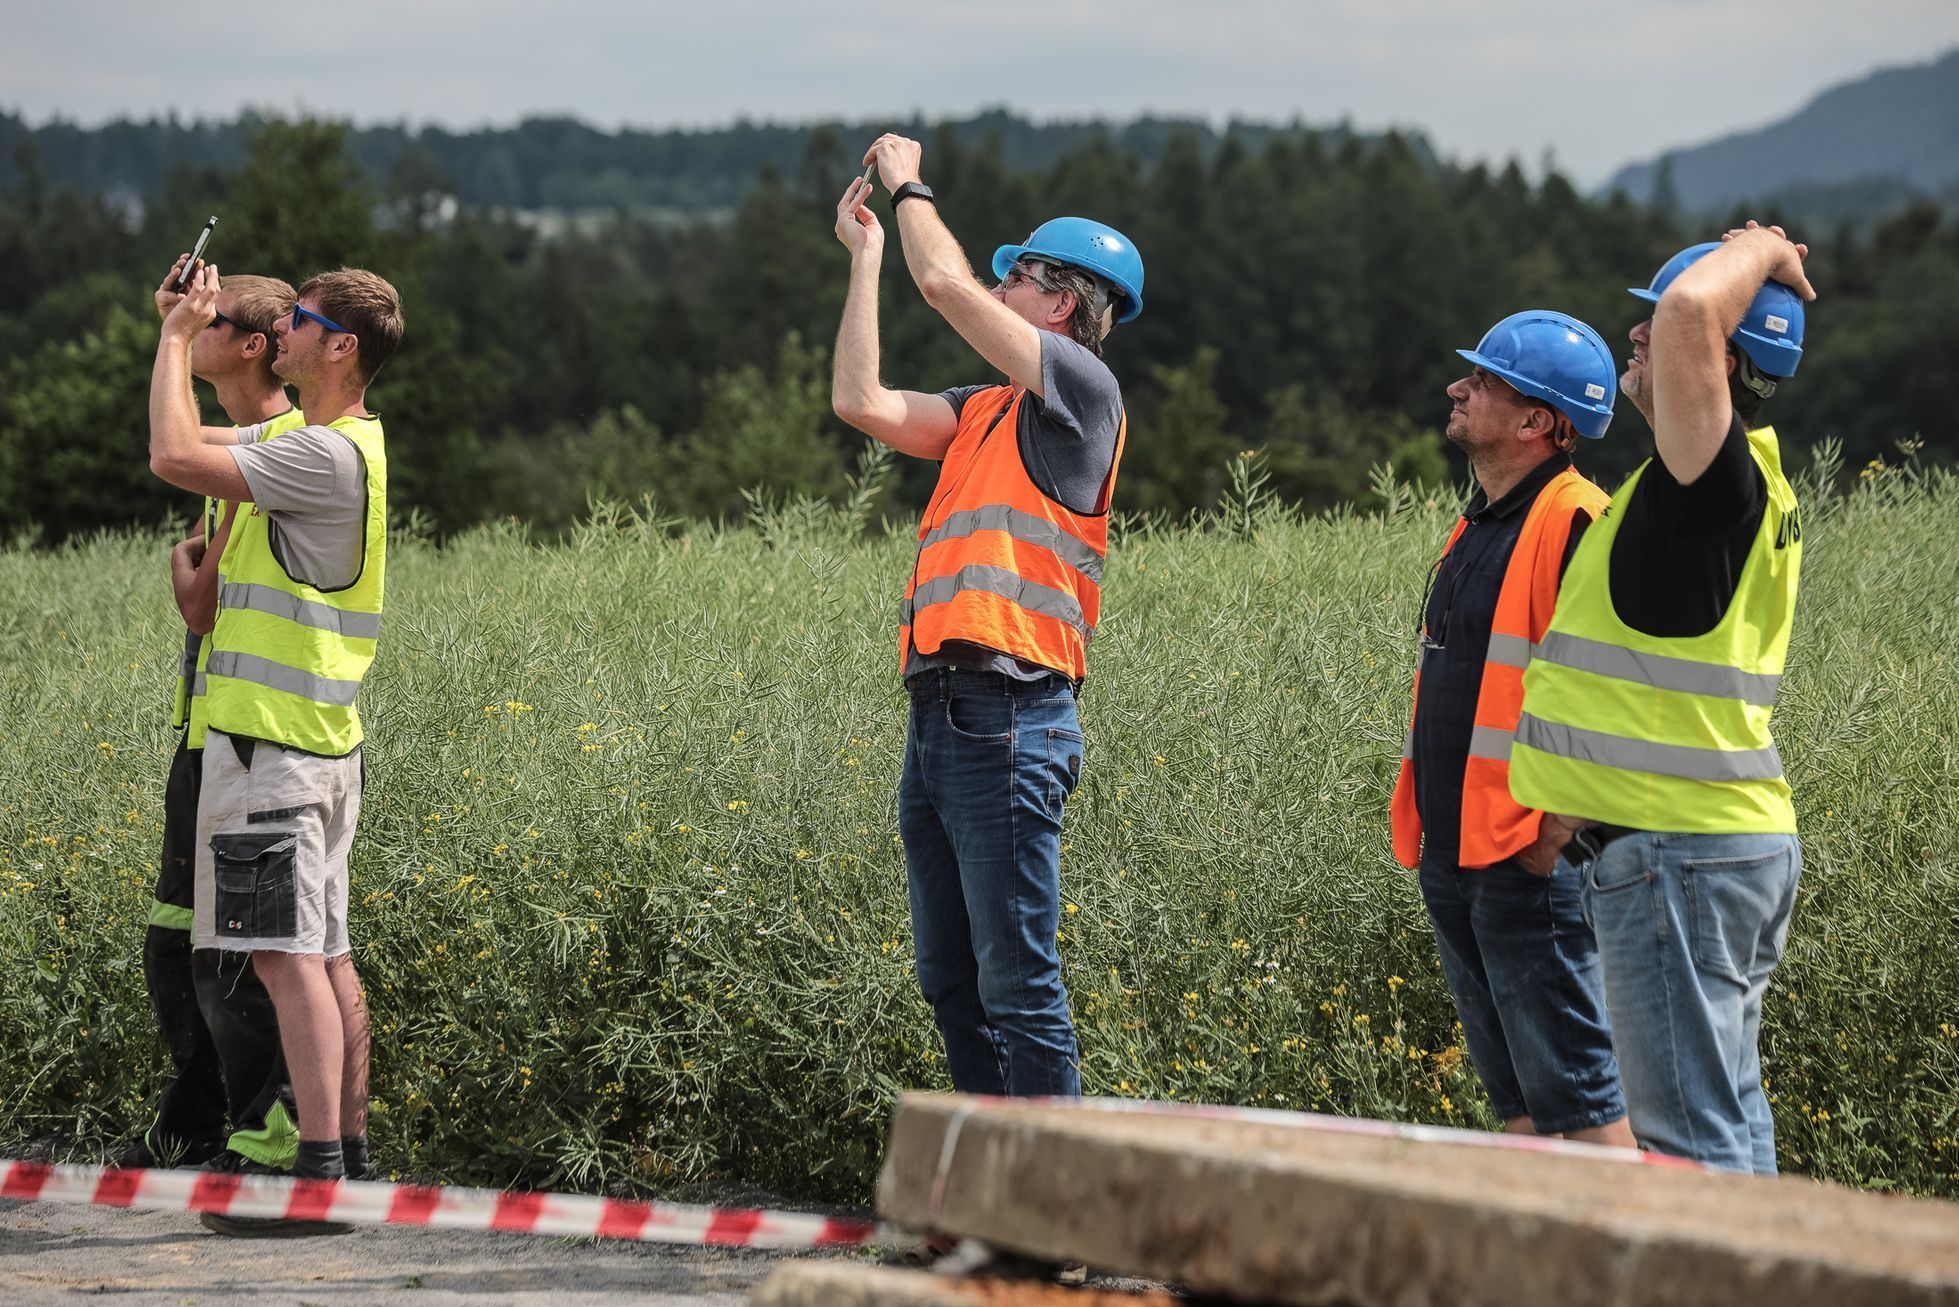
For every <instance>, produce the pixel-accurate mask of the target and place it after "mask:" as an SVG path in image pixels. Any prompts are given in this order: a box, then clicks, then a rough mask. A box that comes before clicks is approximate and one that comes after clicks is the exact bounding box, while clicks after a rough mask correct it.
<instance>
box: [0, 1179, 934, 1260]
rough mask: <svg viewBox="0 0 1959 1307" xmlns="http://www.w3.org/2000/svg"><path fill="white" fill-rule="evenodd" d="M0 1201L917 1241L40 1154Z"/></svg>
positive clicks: (827, 1224) (812, 1225)
mask: <svg viewBox="0 0 1959 1307" xmlns="http://www.w3.org/2000/svg"><path fill="white" fill-rule="evenodd" d="M0 1198H19V1199H30V1200H35V1201H39V1202H45V1203H90V1204H94V1205H96V1206H99V1207H133V1208H142V1209H145V1210H149V1211H169V1212H180V1211H192V1212H222V1213H226V1214H228V1215H232V1216H283V1217H290V1218H295V1219H301V1220H314V1221H346V1222H351V1223H353V1224H357V1225H409V1226H420V1227H423V1228H425V1229H447V1230H501V1231H505V1232H507V1233H511V1234H545V1235H560V1236H563V1235H570V1236H585V1237H589V1238H595V1239H625V1240H631V1241H636V1242H640V1243H681V1244H719V1245H722V1246H726V1247H735V1248H778V1249H807V1248H861V1247H863V1246H864V1245H866V1244H871V1243H876V1244H881V1245H885V1246H888V1247H894V1248H896V1247H909V1246H911V1245H912V1244H914V1243H916V1242H917V1236H915V1235H913V1234H910V1233H907V1232H905V1231H902V1230H899V1229H896V1228H894V1227H892V1226H888V1225H884V1224H881V1223H879V1222H875V1221H850V1220H842V1219H839V1218H836V1217H828V1216H813V1215H810V1214H808V1213H804V1212H774V1211H766V1210H763V1209H760V1208H746V1207H701V1206H694V1205H691V1204H686V1203H658V1202H634V1201H631V1200H628V1199H621V1198H591V1197H586V1196H583V1195H579V1194H552V1193H521V1192H505V1191H499V1190H495V1189H451V1188H446V1187H441V1188H435V1187H427V1186H422V1185H405V1184H385V1183H380V1182H376V1181H368V1180H295V1179H292V1178H290V1177H288V1176H276V1175H235V1174H225V1173H214V1172H207V1171H162V1170H136V1169H132V1170H119V1169H117V1168H115V1167H104V1166H66V1165H52V1164H49V1163H46V1162H13V1161H0Z"/></svg>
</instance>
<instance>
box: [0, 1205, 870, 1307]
mask: <svg viewBox="0 0 1959 1307" xmlns="http://www.w3.org/2000/svg"><path fill="white" fill-rule="evenodd" d="M861 1256H863V1254H838V1253H828V1254H821V1253H819V1254H799V1253H781V1252H767V1251H760V1250H751V1249H738V1248H703V1247H681V1246H675V1245H666V1244H628V1243H621V1242H615V1241H610V1240H608V1241H604V1242H599V1241H594V1240H579V1239H561V1238H545V1237H539V1236H534V1235H510V1234H490V1233H479V1232H475V1231H458V1230H416V1229H404V1228H398V1227H388V1226H374V1227H362V1228H357V1229H355V1230H354V1231H353V1232H352V1233H350V1234H345V1235H335V1236H326V1237H319V1238H309V1239H232V1238H227V1237H225V1236H222V1235H216V1234H212V1233H210V1232H209V1231H207V1230H205V1229H204V1228H203V1227H202V1226H200V1225H199V1224H198V1223H197V1216H196V1214H195V1213H192V1212H138V1211H128V1210H123V1209H118V1208H108V1207H91V1206H81V1205H76V1204H66V1203H40V1202H5V1201H0V1303H43V1302H50V1301H54V1302H60V1301H68V1300H71V1299H72V1300H81V1299H83V1298H91V1299H92V1298H101V1297H104V1296H114V1298H115V1300H116V1301H118V1302H128V1303H143V1304H150V1303H157V1304H170V1305H171V1307H194V1305H196V1304H206V1303H244V1302H252V1303H266V1304H282V1305H283V1304H323V1305H330V1307H351V1305H352V1304H356V1303H382V1302H387V1303H391V1304H402V1303H411V1304H417V1305H419V1304H425V1303H426V1304H444V1303H475V1304H483V1303H524V1302H539V1301H544V1300H545V1299H547V1298H548V1299H549V1300H550V1302H551V1303H552V1304H553V1307H597V1305H598V1304H613V1303H641V1304H655V1305H659V1307H664V1305H666V1304H686V1305H687V1307H709V1305H710V1304H711V1305H712V1307H737V1304H741V1303H745V1302H746V1301H747V1300H748V1295H749V1292H750V1291H751V1290H752V1289H753V1288H754V1287H755V1286H756V1285H758V1284H760V1283H761V1282H762V1281H763V1280H764V1279H766V1278H768V1275H769V1273H770V1272H771V1271H773V1270H774V1269H775V1268H776V1267H777V1266H779V1265H781V1264H782V1263H783V1262H784V1261H786V1260H789V1259H790V1258H792V1257H824V1258H827V1259H829V1260H840V1259H847V1258H851V1257H861Z"/></svg>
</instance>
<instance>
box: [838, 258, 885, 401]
mask: <svg viewBox="0 0 1959 1307" xmlns="http://www.w3.org/2000/svg"><path fill="white" fill-rule="evenodd" d="M877 287H878V260H877V258H876V257H875V256H872V255H866V254H860V255H857V256H856V257H853V258H852V259H851V261H850V285H849V289H848V290H847V291H845V293H844V301H843V321H842V323H841V324H840V325H839V326H838V327H837V351H836V355H835V357H834V358H833V359H832V360H831V364H830V401H831V403H832V404H833V405H834V406H835V408H836V411H837V413H838V414H839V415H840V416H842V417H843V418H844V419H845V420H846V421H849V420H850V418H851V415H852V414H861V413H864V412H866V411H868V410H870V409H871V408H872V407H873V406H874V405H875V404H876V402H877V399H878V392H879V391H881V390H882V389H883V388H884V387H883V386H882V384H881V383H880V382H879V380H878V358H879V355H878V338H877V330H878V328H877Z"/></svg>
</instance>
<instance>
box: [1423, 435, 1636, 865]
mask: <svg viewBox="0 0 1959 1307" xmlns="http://www.w3.org/2000/svg"><path fill="white" fill-rule="evenodd" d="M1605 503H1606V500H1605V492H1604V491H1603V490H1600V489H1599V488H1598V487H1597V486H1595V485H1593V484H1592V483H1591V482H1590V481H1588V480H1586V479H1585V478H1584V477H1583V476H1581V475H1579V473H1578V472H1577V471H1576V470H1575V469H1572V468H1566V469H1564V470H1563V471H1561V472H1559V473H1558V474H1557V475H1556V476H1554V477H1552V478H1551V479H1550V480H1549V481H1547V482H1546V483H1545V484H1544V487H1543V489H1541V490H1539V491H1538V493H1537V498H1536V499H1535V500H1533V501H1532V502H1531V506H1530V510H1529V512H1528V513H1527V514H1526V516H1525V518H1524V524H1523V526H1522V528H1521V529H1519V531H1518V533H1517V542H1516V544H1515V546H1513V548H1512V550H1511V554H1510V559H1509V562H1508V563H1507V564H1506V565H1505V567H1504V571H1503V582H1502V585H1501V586H1500V587H1499V588H1498V591H1497V599H1496V606H1495V608H1494V610H1493V611H1492V613H1491V623H1490V625H1491V631H1490V643H1489V649H1488V651H1487V652H1486V653H1485V654H1484V655H1483V675H1482V680H1481V682H1480V684H1479V685H1478V687H1477V692H1476V712H1475V719H1474V723H1473V725H1472V727H1471V730H1470V734H1469V751H1468V756H1467V757H1466V758H1465V759H1464V763H1463V775H1462V808H1461V813H1460V818H1459V821H1458V824H1457V838H1456V864H1457V865H1458V866H1461V867H1488V866H1491V865H1493V864H1495V863H1499V862H1502V861H1503V860H1504V859H1506V858H1509V857H1513V856H1515V855H1516V854H1517V853H1519V852H1521V851H1523V850H1524V849H1526V848H1528V847H1529V846H1530V845H1531V844H1532V843H1534V842H1535V841H1536V839H1537V832H1538V827H1539V825H1540V823H1541V822H1542V820H1543V814H1542V813H1541V812H1539V811H1537V810H1535V809H1531V808H1526V807H1524V806H1523V805H1521V804H1519V803H1518V802H1517V801H1516V800H1515V799H1514V798H1512V797H1511V794H1510V774H1509V773H1510V761H1511V754H1512V750H1513V749H1514V747H1515V745H1516V741H1517V723H1518V716H1519V714H1520V713H1521V712H1522V710H1523V700H1524V691H1523V675H1524V671H1525V669H1527V668H1529V667H1530V666H1531V665H1532V660H1533V658H1534V657H1536V656H1537V654H1538V652H1539V645H1538V643H1537V642H1538V641H1539V640H1540V639H1542V638H1543V637H1544V634H1545V632H1546V630H1547V629H1548V628H1549V627H1550V625H1551V614H1552V609H1553V607H1554V606H1555V604H1556V603H1557V597H1558V586H1559V581H1560V575H1561V568H1562V565H1563V563H1564V554H1565V546H1566V545H1567V544H1568V543H1569V541H1570V539H1571V526H1572V522H1573V521H1574V520H1575V518H1576V516H1577V515H1578V514H1579V513H1581V512H1583V513H1586V514H1587V515H1589V516H1590V517H1592V518H1594V519H1596V518H1597V517H1598V516H1599V514H1600V513H1601V512H1603V511H1604V508H1605ZM1467 525H1468V523H1467V521H1466V520H1458V521H1457V523H1456V529H1455V530H1454V531H1453V532H1452V533H1451V534H1450V536H1449V542H1448V544H1447V545H1446V546H1444V548H1443V557H1445V558H1446V557H1448V555H1449V553H1450V551H1452V550H1453V549H1454V548H1455V546H1456V542H1457V541H1458V540H1459V539H1461V537H1462V533H1463V530H1464V528H1465V527H1466V526H1467ZM1424 618H1426V615H1424ZM1415 691H1416V703H1418V704H1419V703H1420V692H1421V675H1420V669H1419V668H1417V669H1416V678H1415ZM1414 749H1415V731H1414V727H1413V725H1412V724H1411V725H1410V727H1409V730H1408V736H1407V742H1406V743H1405V744H1404V745H1403V746H1402V751H1401V755H1402V760H1401V773H1400V775H1399V776H1397V777H1396V778H1395V787H1394V797H1393V799H1392V800H1391V802H1390V804H1389V812H1390V816H1391V819H1392V820H1391V824H1392V827H1393V832H1394V852H1395V858H1396V859H1397V860H1398V861H1399V862H1401V864H1402V865H1403V866H1406V867H1414V866H1416V865H1418V864H1419V862H1420V861H1421V854H1422V819H1421V814H1420V813H1419V812H1418V811H1417V810H1416V806H1415V766H1414V763H1415V760H1414Z"/></svg>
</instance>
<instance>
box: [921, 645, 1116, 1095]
mask: <svg viewBox="0 0 1959 1307" xmlns="http://www.w3.org/2000/svg"><path fill="white" fill-rule="evenodd" d="M906 686H907V688H908V689H909V690H910V692H911V724H910V729H909V731H908V732H907V735H906V739H905V770H904V778H903V780H901V781H900V782H899V786H898V833H899V835H900V836H901V837H902V838H903V840H904V844H905V870H906V872H907V874H908V876H909V879H910V882H911V916H912V934H913V937H914V939H915V941H916V944H917V951H918V983H919V985H920V987H921V988H922V989H923V990H924V992H925V998H926V1000H927V1001H928V1002H930V1003H931V1005H932V1012H933V1015H934V1016H935V1017H936V1018H937V1020H938V1025H939V1033H940V1034H941V1035H943V1036H944V1038H945V1048H946V1063H947V1065H948V1067H949V1068H950V1070H951V1072H952V1083H953V1085H954V1087H955V1088H957V1089H959V1090H962V1091H964V1092H966V1093H974V1094H1016V1095H1023V1096H1025V1095H1062V1094H1066V1095H1072V1094H1079V1093H1081V1072H1080V1067H1079V1065H1078V1058H1077V1054H1076V1051H1075V1027H1074V1022H1073V1021H1072V1020H1071V1019H1070V1017H1069V1015H1068V991H1067V990H1066V989H1065V988H1064V987H1063V986H1062V983H1061V955H1060V953H1059V952H1058V951H1057V950H1056V948H1055V931H1056V928H1057V927H1058V926H1059V924H1060V918H1061V805H1062V803H1063V801H1064V800H1066V799H1067V797H1068V795H1069V794H1071V793H1072V792H1073V791H1074V788H1075V783H1076V781H1077V780H1079V779H1080V776H1081V766H1082V733H1081V723H1080V720H1079V719H1078V718H1077V717H1076V715H1075V696H1074V691H1073V690H1072V688H1071V687H1070V686H1069V684H1068V682H1067V681H1066V680H1065V679H1063V678H1061V677H1059V676H1054V677H1049V678H1047V679H1046V680H1042V681H1038V682H1032V683H1028V682H1021V681H1014V680H1011V679H1009V678H1007V677H1005V676H1001V675H999V674H998V673H995V672H971V671H961V670H956V669H950V668H935V669H932V670H930V671H926V672H922V673H919V674H917V675H914V676H913V677H912V678H911V679H910V680H909V681H908V682H906Z"/></svg>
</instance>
